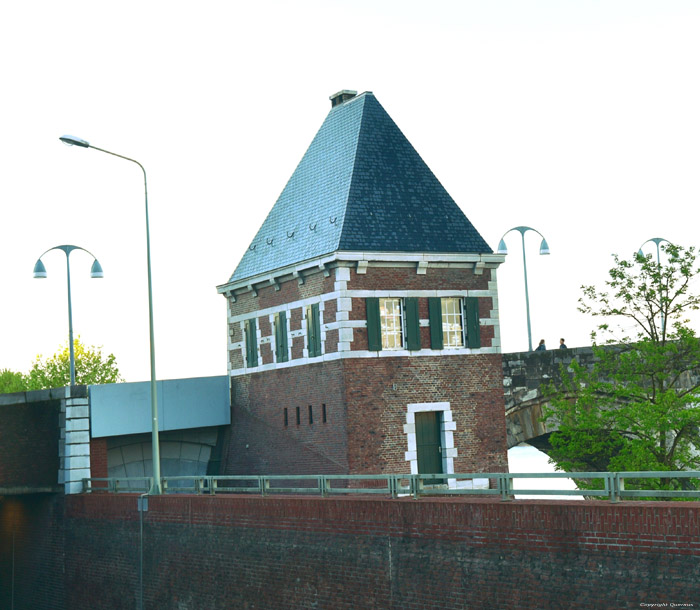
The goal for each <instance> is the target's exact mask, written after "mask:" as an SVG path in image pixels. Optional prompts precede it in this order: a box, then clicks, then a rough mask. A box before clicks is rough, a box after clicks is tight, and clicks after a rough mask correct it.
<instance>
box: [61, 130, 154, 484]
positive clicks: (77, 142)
mask: <svg viewBox="0 0 700 610" xmlns="http://www.w3.org/2000/svg"><path fill="white" fill-rule="evenodd" d="M59 139H60V140H61V142H63V143H64V144H67V145H68V146H79V147H81V148H92V149H94V150H99V151H100V152H103V153H107V154H108V155H112V156H113V157H119V158H120V159H125V160H126V161H131V162H132V163H136V165H138V166H139V167H140V168H141V171H142V172H143V189H144V195H145V201H146V268H147V270H148V323H149V332H150V348H151V419H152V431H151V446H152V450H153V486H152V487H151V491H150V493H151V494H160V493H162V489H161V484H160V444H159V442H158V393H157V387H156V351H155V335H154V332H153V283H152V280H151V236H150V230H149V224H148V185H147V182H146V170H145V168H144V167H143V165H141V164H140V163H139V162H138V161H136V159H131V158H129V157H125V156H124V155H118V154H117V153H113V152H110V151H109V150H105V149H104V148H98V147H97V146H93V145H92V144H90V143H89V142H87V141H86V140H83V139H82V138H76V137H75V136H61V137H60V138H59Z"/></svg>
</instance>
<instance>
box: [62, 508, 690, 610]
mask: <svg viewBox="0 0 700 610" xmlns="http://www.w3.org/2000/svg"><path fill="white" fill-rule="evenodd" d="M66 502H67V506H66V553H67V554H66V558H67V559H66V567H65V570H66V600H67V605H66V607H69V608H72V609H80V608H90V609H92V608H134V607H135V605H134V604H135V595H136V593H135V591H136V587H137V585H138V566H139V513H138V512H137V510H136V497H135V496H119V497H116V496H106V495H92V496H72V497H67V498H66ZM143 542H144V559H145V566H146V568H145V571H144V582H145V600H146V608H158V609H159V610H160V609H166V608H173V609H175V608H177V609H178V610H186V609H195V608H196V609H199V608H206V609H214V608H249V609H253V608H256V609H272V608H284V609H289V608H327V609H333V610H336V609H345V608H347V609H351V608H352V609H358V608H378V609H390V608H391V609H393V608H395V609H397V610H398V609H410V608H417V609H418V608H420V609H428V608H431V609H432V608H435V609H438V608H440V609H457V608H460V609H461V608H508V609H511V608H515V609H517V608H522V609H527V610H531V609H533V608H538V609H545V608H561V609H567V610H568V609H575V608H582V609H583V608H586V609H589V608H633V607H639V606H640V604H642V603H669V604H670V603H694V604H696V606H697V605H698V604H700V584H699V583H700V506H699V505H698V504H697V503H670V502H659V503H653V504H651V503H636V502H635V503H632V502H630V503H624V504H619V505H613V504H608V503H602V502H593V501H583V502H566V501H562V502H558V501H557V502H554V501H550V502H543V501H517V502H511V503H502V502H498V501H493V500H481V499H475V500H460V499H449V498H448V499H421V500H419V501H415V500H411V499H402V500H388V499H374V498H359V497H358V498H331V499H320V498H310V497H309V498H302V497H295V498H279V497H269V498H261V497H240V496H237V497H233V496H226V497H225V496H220V497H214V498H212V497H201V496H200V497H196V496H185V495H182V496H166V497H152V498H150V506H149V511H148V512H147V513H146V514H145V518H144V541H143Z"/></svg>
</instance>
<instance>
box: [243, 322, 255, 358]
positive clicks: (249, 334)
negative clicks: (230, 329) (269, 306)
mask: <svg viewBox="0 0 700 610" xmlns="http://www.w3.org/2000/svg"><path fill="white" fill-rule="evenodd" d="M255 331H256V328H255V318H253V319H252V320H246V321H245V353H246V364H247V366H248V367H253V366H258V337H257V334H256V332H255Z"/></svg>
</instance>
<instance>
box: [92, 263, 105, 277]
mask: <svg viewBox="0 0 700 610" xmlns="http://www.w3.org/2000/svg"><path fill="white" fill-rule="evenodd" d="M104 276H105V274H104V271H102V266H101V265H100V263H99V262H98V260H97V259H95V261H94V262H93V263H92V267H90V277H91V278H103V277H104Z"/></svg>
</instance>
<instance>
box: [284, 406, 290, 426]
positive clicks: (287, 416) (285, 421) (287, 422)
mask: <svg viewBox="0 0 700 610" xmlns="http://www.w3.org/2000/svg"><path fill="white" fill-rule="evenodd" d="M284 425H285V426H288V425H289V413H288V412H287V407H285V408H284Z"/></svg>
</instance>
